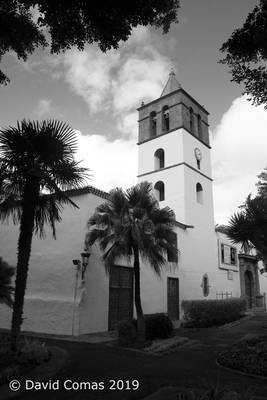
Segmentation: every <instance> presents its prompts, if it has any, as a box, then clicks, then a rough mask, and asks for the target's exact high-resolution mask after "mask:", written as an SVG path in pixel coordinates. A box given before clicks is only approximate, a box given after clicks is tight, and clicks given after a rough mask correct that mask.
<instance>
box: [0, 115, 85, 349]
mask: <svg viewBox="0 0 267 400" xmlns="http://www.w3.org/2000/svg"><path fill="white" fill-rule="evenodd" d="M75 149H76V137H75V132H74V131H73V130H72V129H71V128H70V127H69V126H68V125H66V124H64V123H62V122H60V121H43V122H41V123H39V122H32V121H26V120H23V121H22V123H19V122H18V124H17V126H16V127H8V128H3V129H1V130H0V218H1V219H2V220H5V219H7V218H9V217H10V216H12V217H13V221H14V222H16V223H19V239H18V255H17V268H16V283H15V299H14V306H13V315H12V326H11V328H12V342H13V349H14V350H16V348H17V341H18V337H19V334H20V329H21V324H22V316H23V305H24V296H25V290H26V283H27V275H28V266H29V260H30V254H31V244H32V237H33V234H34V233H39V235H40V237H44V235H45V231H44V225H45V224H48V225H49V226H50V227H51V229H52V232H53V236H54V238H55V234H56V230H55V223H56V222H59V221H60V220H61V217H60V214H61V210H62V208H63V205H64V204H68V205H71V206H74V207H77V206H76V204H75V203H73V202H72V200H71V199H70V198H68V197H67V195H66V194H65V193H64V190H68V189H72V188H78V187H80V185H81V184H82V183H83V182H84V178H85V177H86V170H85V169H84V168H81V167H80V166H79V165H78V163H77V162H76V161H75V160H74V151H75Z"/></svg>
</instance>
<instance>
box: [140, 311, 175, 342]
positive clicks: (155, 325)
mask: <svg viewBox="0 0 267 400" xmlns="http://www.w3.org/2000/svg"><path fill="white" fill-rule="evenodd" d="M145 324H146V339H147V340H153V339H167V338H169V337H170V336H171V335H172V333H173V324H172V321H171V319H170V318H169V317H168V316H167V315H165V314H162V313H160V314H150V315H147V316H145Z"/></svg>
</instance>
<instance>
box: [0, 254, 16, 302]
mask: <svg viewBox="0 0 267 400" xmlns="http://www.w3.org/2000/svg"><path fill="white" fill-rule="evenodd" d="M14 273H15V269H14V268H13V267H11V266H10V265H8V263H7V262H5V261H4V260H3V259H2V258H1V257H0V304H6V305H7V306H9V307H11V306H12V304H13V292H14V288H13V286H12V285H11V283H12V277H13V275H14Z"/></svg>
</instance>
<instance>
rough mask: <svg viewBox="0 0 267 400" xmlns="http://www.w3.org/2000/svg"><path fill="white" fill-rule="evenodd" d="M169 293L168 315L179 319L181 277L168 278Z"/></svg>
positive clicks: (173, 318)
mask: <svg viewBox="0 0 267 400" xmlns="http://www.w3.org/2000/svg"><path fill="white" fill-rule="evenodd" d="M167 285H168V286H167V295H168V316H169V317H170V319H172V320H177V319H179V316H180V313H179V279H178V278H168V281H167Z"/></svg>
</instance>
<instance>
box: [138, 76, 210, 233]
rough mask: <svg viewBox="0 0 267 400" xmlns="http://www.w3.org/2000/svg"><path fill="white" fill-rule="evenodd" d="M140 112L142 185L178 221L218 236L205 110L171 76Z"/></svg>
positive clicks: (140, 174)
mask: <svg viewBox="0 0 267 400" xmlns="http://www.w3.org/2000/svg"><path fill="white" fill-rule="evenodd" d="M138 112H139V138H138V147H139V149H138V179H139V182H140V181H144V180H147V181H149V182H151V183H152V185H153V188H154V191H155V195H156V196H157V198H158V200H159V201H160V205H162V206H165V205H168V206H169V207H171V208H172V209H173V210H174V212H175V215H176V219H177V221H179V222H181V223H184V224H186V225H193V226H194V227H196V226H199V227H200V226H202V228H204V229H209V230H213V232H214V215H213V195H212V177H211V155H210V151H211V148H210V144H209V131H208V129H209V124H208V115H209V113H208V112H207V111H206V109H205V108H204V107H203V106H202V105H200V104H199V103H198V102H197V101H196V100H195V99H194V98H193V97H192V96H191V95H189V94H188V93H187V92H186V91H185V90H184V89H183V88H182V87H181V85H180V83H179V82H178V81H177V79H176V77H175V73H174V72H173V71H171V73H170V74H169V78H168V81H167V83H166V85H165V87H164V89H163V91H162V94H161V96H160V97H159V98H158V99H156V100H153V101H151V102H150V103H148V104H143V103H142V105H141V107H140V108H139V109H138Z"/></svg>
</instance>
